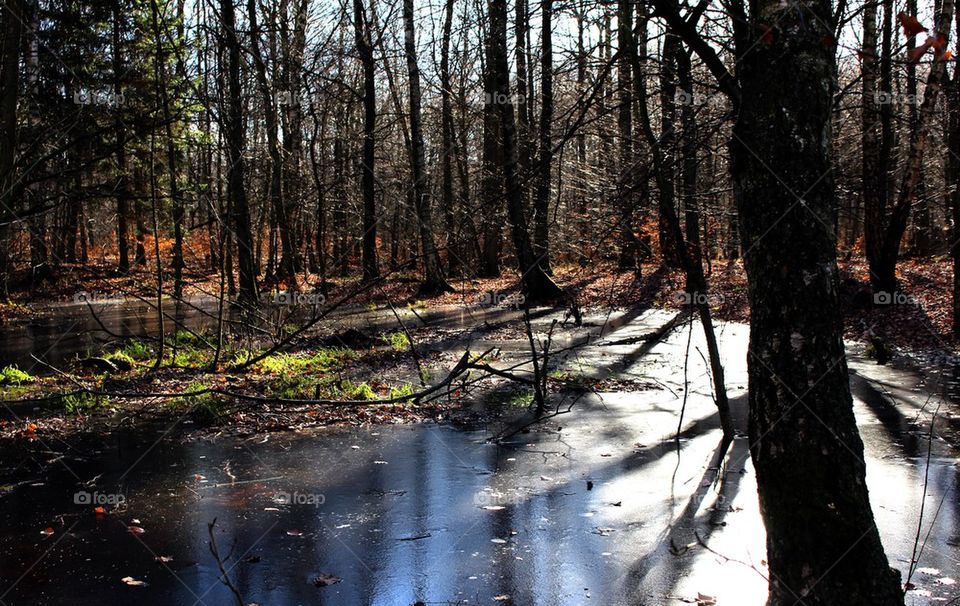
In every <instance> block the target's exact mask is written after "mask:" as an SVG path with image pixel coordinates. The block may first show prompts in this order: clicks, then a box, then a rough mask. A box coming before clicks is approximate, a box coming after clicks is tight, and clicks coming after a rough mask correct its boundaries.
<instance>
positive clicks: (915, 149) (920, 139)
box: [867, 0, 954, 293]
mask: <svg viewBox="0 0 960 606" xmlns="http://www.w3.org/2000/svg"><path fill="white" fill-rule="evenodd" d="M939 8H940V11H939V12H938V14H937V19H936V23H937V27H936V31H935V32H933V35H934V36H936V37H939V36H942V37H943V40H944V44H943V45H942V48H940V49H933V65H932V66H931V67H930V73H929V74H928V75H927V85H926V88H925V89H924V93H923V103H922V104H921V105H920V107H919V109H917V110H916V111H917V117H916V120H915V122H914V124H913V128H911V131H910V147H909V149H908V151H907V159H906V166H905V167H904V171H903V176H902V178H901V182H900V189H899V191H898V194H897V201H896V204H894V205H893V208H892V209H891V211H890V217H889V219H888V220H887V222H886V224H885V225H884V226H883V227H882V228H881V229H882V230H883V231H882V237H881V239H880V242H879V243H876V244H875V245H874V247H873V248H871V247H867V252H868V254H869V253H870V252H871V250H872V252H873V256H872V257H870V256H868V259H867V260H868V263H869V266H870V281H871V284H872V286H873V290H874V292H877V293H879V292H886V293H893V292H896V291H897V290H898V288H899V284H898V281H897V261H898V260H899V257H900V243H901V240H902V239H903V234H904V232H905V231H906V229H907V221H908V219H909V217H910V207H911V205H912V204H913V202H914V201H915V200H916V198H917V193H918V191H919V190H920V189H921V179H922V173H923V156H924V152H925V151H926V146H927V134H928V130H929V128H930V123H931V122H932V120H933V117H934V114H935V113H936V105H937V98H938V97H939V94H940V89H941V88H942V86H943V81H944V77H945V75H946V62H945V61H944V59H943V52H944V51H945V50H946V48H947V45H948V43H949V41H950V25H951V20H952V18H953V11H954V1H953V0H943V2H942V4H941V6H940V7H939Z"/></svg>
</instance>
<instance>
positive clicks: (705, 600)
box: [697, 591, 717, 606]
mask: <svg viewBox="0 0 960 606" xmlns="http://www.w3.org/2000/svg"><path fill="white" fill-rule="evenodd" d="M716 603H717V598H715V597H714V596H712V595H707V594H705V593H700V592H699V591H698V592H697V606H712V605H713V604H716Z"/></svg>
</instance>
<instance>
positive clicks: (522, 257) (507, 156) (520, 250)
mask: <svg viewBox="0 0 960 606" xmlns="http://www.w3.org/2000/svg"><path fill="white" fill-rule="evenodd" d="M489 12H490V33H489V36H490V45H489V47H490V50H491V51H492V53H491V57H490V62H491V63H492V65H491V66H490V68H491V71H492V74H493V84H494V89H493V90H492V91H490V92H491V93H492V96H493V101H494V102H495V103H496V105H497V106H498V107H499V110H500V127H501V132H502V135H503V185H504V189H505V191H506V202H507V216H508V218H509V220H510V233H511V236H512V240H513V247H514V254H515V255H516V258H517V269H518V270H519V272H520V279H521V281H522V284H523V289H524V294H525V295H526V297H527V300H528V301H530V302H537V301H544V300H547V299H552V298H556V297H558V296H560V295H561V294H562V291H561V290H560V287H559V286H557V285H556V283H554V281H553V280H551V279H550V276H548V275H547V274H546V272H544V271H543V268H542V267H540V264H539V263H538V262H537V258H536V256H535V255H534V253H533V248H532V246H531V244H530V234H529V232H528V231H527V220H526V216H525V215H524V208H523V200H522V198H521V195H520V187H519V183H518V180H517V137H516V126H515V123H514V111H513V102H512V101H511V100H510V70H509V65H508V63H507V3H506V0H490V2H489Z"/></svg>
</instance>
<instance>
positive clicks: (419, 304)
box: [407, 299, 427, 309]
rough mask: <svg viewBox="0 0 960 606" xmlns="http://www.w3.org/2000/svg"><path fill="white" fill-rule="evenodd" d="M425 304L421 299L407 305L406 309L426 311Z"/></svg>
mask: <svg viewBox="0 0 960 606" xmlns="http://www.w3.org/2000/svg"><path fill="white" fill-rule="evenodd" d="M426 308H427V303H426V301H423V300H421V299H417V300H416V301H410V302H409V303H407V309H426Z"/></svg>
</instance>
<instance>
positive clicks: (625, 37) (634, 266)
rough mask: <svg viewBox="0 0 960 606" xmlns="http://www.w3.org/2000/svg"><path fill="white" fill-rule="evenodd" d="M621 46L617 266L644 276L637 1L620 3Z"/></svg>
mask: <svg viewBox="0 0 960 606" xmlns="http://www.w3.org/2000/svg"><path fill="white" fill-rule="evenodd" d="M617 46H618V51H619V53H620V57H619V60H618V64H617V90H618V102H619V108H618V111H617V126H618V128H619V130H620V176H619V178H618V180H617V185H618V187H617V213H618V218H619V223H620V225H619V228H620V255H619V257H618V259H617V266H618V267H619V268H620V269H622V270H631V271H634V272H636V273H637V274H638V275H639V273H640V263H639V261H638V259H637V250H638V246H637V236H636V234H634V231H633V211H634V199H635V196H634V193H635V187H634V185H635V181H636V167H635V166H634V157H633V80H632V75H633V65H632V64H633V62H634V61H633V57H634V56H635V55H636V48H635V47H634V43H633V0H619V1H618V3H617Z"/></svg>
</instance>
